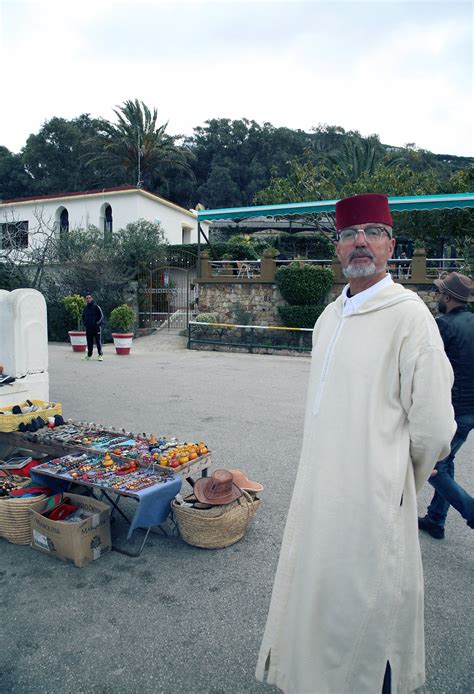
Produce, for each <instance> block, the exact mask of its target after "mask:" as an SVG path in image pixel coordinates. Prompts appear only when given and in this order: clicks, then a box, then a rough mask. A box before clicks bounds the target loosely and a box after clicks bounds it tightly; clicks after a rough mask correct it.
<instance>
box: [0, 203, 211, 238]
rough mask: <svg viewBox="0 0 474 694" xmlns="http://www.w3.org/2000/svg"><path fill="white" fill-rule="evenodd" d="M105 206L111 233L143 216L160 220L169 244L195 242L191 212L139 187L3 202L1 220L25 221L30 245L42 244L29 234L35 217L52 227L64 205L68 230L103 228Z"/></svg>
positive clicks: (193, 217)
mask: <svg viewBox="0 0 474 694" xmlns="http://www.w3.org/2000/svg"><path fill="white" fill-rule="evenodd" d="M106 205H110V206H111V208H112V222H113V231H114V232H117V231H118V230H119V229H123V228H125V227H126V226H127V224H130V223H131V222H136V221H137V220H138V219H139V218H143V219H146V220H147V221H150V222H156V221H159V222H160V223H161V226H162V227H163V230H164V233H165V237H166V239H167V240H168V242H169V243H172V244H181V243H183V240H184V242H185V243H196V242H197V220H196V216H195V215H194V214H192V213H191V212H188V211H187V210H185V209H184V208H180V207H179V206H178V205H173V203H169V202H167V201H164V200H162V199H161V198H158V197H157V196H154V195H152V194H150V193H147V192H146V191H139V190H130V191H111V192H108V193H107V192H104V193H89V194H85V195H78V196H64V197H60V196H58V197H57V198H48V199H41V198H40V199H37V200H32V201H27V202H17V203H12V204H6V203H4V204H0V222H18V221H27V222H28V229H29V232H30V239H29V244H30V247H31V246H33V245H37V244H40V243H42V239H41V238H40V237H38V238H37V239H36V244H35V241H34V237H33V235H31V232H34V231H36V230H37V228H38V226H39V221H38V220H40V221H41V222H42V224H43V225H44V227H46V228H47V229H50V230H51V229H53V228H54V227H55V225H56V228H59V215H60V212H61V210H62V209H63V208H66V209H67V211H68V213H69V228H70V229H74V228H76V229H87V227H88V226H89V225H94V226H97V227H99V228H100V229H101V230H103V225H101V218H102V219H103V211H104V209H105V206H106ZM203 228H204V229H205V231H207V229H208V225H207V224H205V225H203ZM183 229H184V235H183ZM43 240H44V239H43Z"/></svg>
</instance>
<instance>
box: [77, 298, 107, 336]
mask: <svg viewBox="0 0 474 694" xmlns="http://www.w3.org/2000/svg"><path fill="white" fill-rule="evenodd" d="M82 322H83V323H84V327H85V329H86V330H90V331H93V330H98V329H99V328H100V326H101V325H102V323H103V322H104V314H103V313H102V309H101V308H100V306H99V305H98V304H96V303H95V301H91V303H90V304H86V305H85V306H84V310H83V312H82Z"/></svg>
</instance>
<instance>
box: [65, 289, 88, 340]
mask: <svg viewBox="0 0 474 694" xmlns="http://www.w3.org/2000/svg"><path fill="white" fill-rule="evenodd" d="M85 303H86V302H85V300H84V299H83V297H82V296H79V294H70V295H69V296H65V297H64V299H63V304H64V308H65V309H66V311H67V313H68V314H69V315H70V316H71V318H73V319H74V322H75V323H76V326H77V330H69V331H68V335H69V339H70V340H71V346H72V349H73V352H85V351H86V347H87V341H86V331H85V330H82V312H83V310H84V305H85Z"/></svg>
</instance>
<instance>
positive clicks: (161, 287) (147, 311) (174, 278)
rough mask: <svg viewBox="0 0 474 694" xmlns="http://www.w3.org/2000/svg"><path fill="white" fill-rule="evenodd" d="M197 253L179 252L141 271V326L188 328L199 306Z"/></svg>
mask: <svg viewBox="0 0 474 694" xmlns="http://www.w3.org/2000/svg"><path fill="white" fill-rule="evenodd" d="M196 267H197V256H196V255H195V254H194V253H191V252H189V251H185V250H179V251H175V252H173V253H171V254H169V255H167V256H166V257H164V258H160V259H159V260H157V261H156V262H154V263H149V264H147V265H142V266H141V267H140V268H139V272H138V303H139V319H140V327H141V328H160V327H167V328H168V330H170V329H172V328H176V329H183V328H187V326H188V322H189V321H190V320H191V318H192V316H193V313H194V312H195V308H196V306H197V284H196V282H195V280H196V274H197V271H196Z"/></svg>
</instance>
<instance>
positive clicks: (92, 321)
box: [82, 292, 104, 361]
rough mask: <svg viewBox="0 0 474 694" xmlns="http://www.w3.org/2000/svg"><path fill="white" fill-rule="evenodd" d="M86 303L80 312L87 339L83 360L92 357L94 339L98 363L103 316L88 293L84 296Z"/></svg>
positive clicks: (100, 350)
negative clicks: (85, 353) (85, 354)
mask: <svg viewBox="0 0 474 694" xmlns="http://www.w3.org/2000/svg"><path fill="white" fill-rule="evenodd" d="M86 302H87V303H86V305H85V306H84V310H83V312H82V322H83V323H84V327H85V329H86V338H87V356H85V357H84V359H90V358H91V357H92V350H93V349H94V339H95V341H96V344H97V352H98V354H99V361H102V360H103V356H102V341H101V325H102V323H103V322H104V314H103V313H102V309H101V308H100V306H99V305H98V304H96V303H95V301H94V298H93V296H92V294H91V293H90V292H87V294H86Z"/></svg>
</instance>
